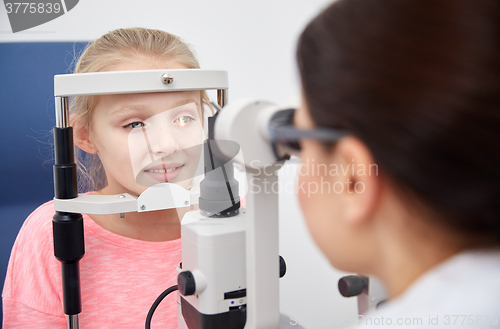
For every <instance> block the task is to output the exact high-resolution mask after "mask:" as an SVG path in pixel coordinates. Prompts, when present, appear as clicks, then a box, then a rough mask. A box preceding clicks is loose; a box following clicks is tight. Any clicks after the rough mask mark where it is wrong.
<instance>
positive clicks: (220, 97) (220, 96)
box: [217, 89, 227, 107]
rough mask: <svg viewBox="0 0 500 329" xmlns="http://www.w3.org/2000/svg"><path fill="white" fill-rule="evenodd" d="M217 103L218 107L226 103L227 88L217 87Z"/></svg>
mask: <svg viewBox="0 0 500 329" xmlns="http://www.w3.org/2000/svg"><path fill="white" fill-rule="evenodd" d="M217 103H218V104H219V105H220V107H223V106H224V105H226V104H227V89H217Z"/></svg>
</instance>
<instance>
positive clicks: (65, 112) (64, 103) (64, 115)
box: [56, 97, 69, 128]
mask: <svg viewBox="0 0 500 329" xmlns="http://www.w3.org/2000/svg"><path fill="white" fill-rule="evenodd" d="M56 127H57V128H67V127H69V106H68V97H56Z"/></svg>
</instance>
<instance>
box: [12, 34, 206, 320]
mask: <svg viewBox="0 0 500 329" xmlns="http://www.w3.org/2000/svg"><path fill="white" fill-rule="evenodd" d="M191 68H199V64H198V62H197V60H196V58H195V56H194V55H193V53H192V52H191V50H190V49H189V47H188V45H187V44H185V43H184V42H183V41H181V39H180V38H178V37H177V36H174V35H172V34H169V33H166V32H163V31H159V30H151V29H143V28H131V29H118V30H115V31H111V32H109V33H107V34H105V35H103V36H102V37H100V38H99V39H97V40H96V41H95V42H94V43H93V44H91V45H89V46H88V48H87V49H86V50H85V52H84V53H83V54H82V56H81V57H80V59H79V61H78V63H77V64H76V68H75V73H86V72H101V71H124V70H148V69H191ZM204 105H208V98H207V95H206V94H205V92H200V91H189V92H171V93H149V94H124V95H105V96H81V97H75V99H74V100H73V103H72V106H71V109H70V111H71V123H72V126H73V128H74V141H75V144H76V145H77V146H78V147H79V149H80V150H82V151H83V152H85V156H83V157H82V156H80V157H78V159H77V160H78V164H79V170H80V182H81V183H82V182H83V183H84V184H86V186H87V190H89V191H97V192H95V193H96V194H103V195H110V194H121V193H129V194H131V195H136V196H137V195H139V194H141V193H142V192H143V191H144V190H145V189H146V188H147V187H148V184H151V181H152V180H153V181H154V179H156V178H158V176H162V177H165V179H167V180H169V181H175V179H176V178H177V179H178V180H182V182H180V185H183V186H184V187H187V186H188V184H189V183H190V180H189V179H188V177H183V175H184V174H183V173H184V172H186V171H188V168H189V171H191V172H192V171H193V170H192V168H193V161H189V160H190V159H189V158H188V157H185V155H186V154H185V153H183V152H182V151H181V150H183V149H186V148H188V147H190V146H193V145H195V144H199V143H200V142H201V141H202V139H203V124H202V123H203V110H202V109H203V108H204ZM157 118H160V119H162V120H163V122H167V123H168V124H167V126H166V127H164V130H163V132H168V133H169V134H170V135H168V136H169V137H171V138H168V139H165V138H164V139H162V140H160V142H155V143H153V142H152V143H151V144H150V145H149V146H150V147H151V149H150V150H149V151H150V152H149V154H148V152H146V154H142V155H141V156H139V155H137V154H138V153H139V152H138V149H134V148H133V147H132V146H131V145H132V144H133V141H134V138H133V135H134V133H135V132H136V131H141V130H143V129H144V127H145V126H149V123H148V122H152V121H153V120H156V119H157ZM148 120H149V121H148ZM151 133H152V132H151V131H149V134H151ZM142 136H144V135H142ZM150 137H151V135H150ZM135 140H137V139H135ZM148 156H151V157H152V158H153V160H157V159H160V158H166V157H168V156H171V157H170V158H169V159H170V161H169V164H171V166H167V168H166V169H168V170H165V168H164V167H163V171H161V172H159V171H160V170H159V169H158V168H156V167H155V166H157V165H156V164H155V163H151V162H152V160H150V161H149V162H148V161H147V159H150V158H148ZM145 159H146V160H145ZM137 168H139V169H137ZM139 174H140V175H139ZM141 175H142V176H144V177H146V178H147V182H148V183H143V182H142V181H141V179H140V177H139V176H141ZM142 176H141V177H142ZM167 176H168V177H167ZM184 176H185V175H184ZM144 177H143V178H142V180H144ZM181 178H182V179H181ZM88 187H89V188H88ZM91 193H92V192H91ZM186 211H187V210H186V209H184V211H180V212H179V214H178V213H177V211H176V210H175V209H169V210H163V211H153V212H147V213H127V214H126V216H125V217H124V218H120V215H118V214H116V215H84V223H85V225H84V226H85V246H86V253H85V256H84V258H83V259H82V261H81V262H80V272H81V286H82V308H83V311H82V313H81V314H80V323H81V326H82V328H103V327H104V328H106V327H115V328H140V327H142V326H144V322H145V319H146V315H147V312H148V310H149V308H150V307H151V304H152V303H153V302H154V300H155V299H156V297H157V296H158V295H159V294H160V293H161V292H162V291H163V290H164V289H166V288H167V287H170V286H172V285H174V284H176V272H175V269H176V266H177V265H178V264H179V263H180V261H181V241H180V239H179V238H180V219H181V218H182V215H183V213H185V212H186ZM53 214H54V206H53V202H48V203H46V204H44V205H42V206H41V207H39V208H38V209H37V210H35V211H34V212H33V213H32V214H31V215H30V216H29V217H28V218H27V220H26V222H25V223H24V225H23V227H22V229H21V231H20V233H19V235H18V237H17V240H16V242H15V244H14V247H13V251H12V254H11V258H10V261H9V267H8V272H7V277H6V282H5V287H4V291H3V312H4V319H3V321H4V322H3V323H4V328H6V329H7V328H14V327H16V328H18V327H22V328H65V327H66V317H65V315H64V314H63V306H62V300H63V299H62V291H61V290H62V289H61V273H60V272H61V270H60V263H59V262H58V261H57V260H56V259H55V258H54V255H53V242H52V228H51V218H52V216H53ZM153 325H158V326H160V325H161V326H162V327H163V328H176V327H177V304H176V301H175V299H174V298H167V299H166V300H165V301H164V302H163V303H162V304H161V305H160V306H159V309H158V310H157V311H156V313H155V317H154V318H153Z"/></svg>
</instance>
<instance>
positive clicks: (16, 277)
mask: <svg viewBox="0 0 500 329" xmlns="http://www.w3.org/2000/svg"><path fill="white" fill-rule="evenodd" d="M53 215H54V204H53V201H50V202H47V203H45V204H44V205H42V206H40V207H39V208H38V209H36V210H35V211H34V212H33V213H32V214H31V215H30V216H29V217H28V218H27V219H26V221H25V223H24V224H23V226H22V228H21V230H20V232H19V235H18V236H17V239H16V242H15V244H14V247H13V249H12V254H11V257H10V260H9V266H8V269H7V276H6V279H5V286H4V290H3V294H2V297H3V313H4V318H3V328H4V329H9V328H38V329H39V328H61V329H62V328H66V327H67V325H66V316H65V314H64V312H63V299H62V286H61V265H60V262H59V261H58V260H56V259H55V257H54V250H53V239H52V216H53ZM83 220H84V226H85V251H86V252H85V256H84V257H83V259H82V260H81V261H80V277H81V288H82V309H83V310H82V313H80V315H79V318H80V326H81V328H85V329H87V328H111V327H113V328H120V329H123V328H134V329H135V328H144V323H145V319H146V315H147V313H148V311H149V309H150V307H151V305H152V303H153V302H154V301H155V299H156V298H157V297H158V295H160V293H161V292H162V291H164V290H165V289H167V288H168V287H170V286H173V285H175V284H176V283H177V275H176V270H175V269H176V267H177V265H178V264H179V263H180V262H181V240H180V239H177V240H173V241H167V242H146V241H140V240H134V239H130V238H126V237H123V236H119V235H116V234H113V233H111V232H109V231H107V230H105V229H103V228H102V227H100V226H99V225H97V224H96V223H95V222H94V221H93V220H92V219H91V218H90V217H88V216H86V215H83ZM176 298H177V292H174V293H171V294H170V295H168V296H167V297H166V298H165V299H164V300H163V302H162V303H161V304H160V306H159V307H158V308H157V310H156V312H155V314H154V316H153V321H152V328H177V302H176Z"/></svg>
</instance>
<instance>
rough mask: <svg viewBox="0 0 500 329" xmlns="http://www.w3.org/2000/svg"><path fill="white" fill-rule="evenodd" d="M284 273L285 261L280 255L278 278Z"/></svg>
mask: <svg viewBox="0 0 500 329" xmlns="http://www.w3.org/2000/svg"><path fill="white" fill-rule="evenodd" d="M285 273H286V263H285V260H284V259H283V257H281V256H280V278H282V277H284V276H285Z"/></svg>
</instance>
